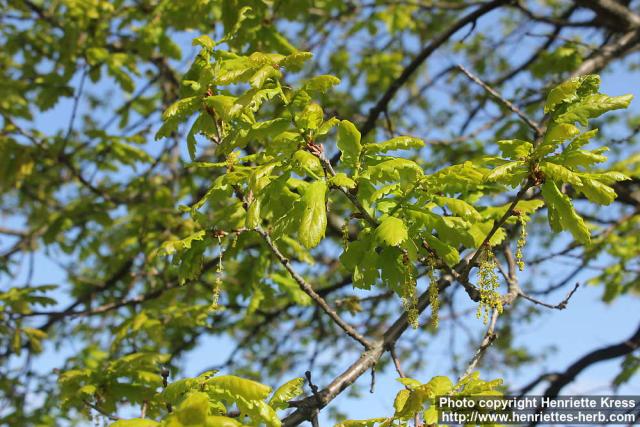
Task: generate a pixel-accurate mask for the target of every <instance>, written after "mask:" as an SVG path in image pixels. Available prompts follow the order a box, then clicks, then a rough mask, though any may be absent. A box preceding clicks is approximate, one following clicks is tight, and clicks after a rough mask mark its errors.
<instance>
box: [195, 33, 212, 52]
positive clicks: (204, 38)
mask: <svg viewBox="0 0 640 427" xmlns="http://www.w3.org/2000/svg"><path fill="white" fill-rule="evenodd" d="M191 45H192V46H198V45H199V46H202V47H204V48H207V49H209V50H213V48H214V47H216V42H215V41H213V40H211V37H209V36H208V35H206V34H203V35H201V36H199V37H196V38H194V39H193V40H192V41H191Z"/></svg>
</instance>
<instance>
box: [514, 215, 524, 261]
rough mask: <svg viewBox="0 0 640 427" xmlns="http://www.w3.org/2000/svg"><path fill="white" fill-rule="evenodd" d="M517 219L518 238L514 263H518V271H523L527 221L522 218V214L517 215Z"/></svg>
mask: <svg viewBox="0 0 640 427" xmlns="http://www.w3.org/2000/svg"><path fill="white" fill-rule="evenodd" d="M519 221H520V238H519V239H518V243H517V244H516V264H517V265H518V269H519V270H520V271H524V254H523V249H524V245H526V244H527V222H526V221H525V220H524V217H523V216H522V215H521V216H520V217H519Z"/></svg>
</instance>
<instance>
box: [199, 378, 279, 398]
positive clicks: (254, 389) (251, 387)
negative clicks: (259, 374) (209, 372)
mask: <svg viewBox="0 0 640 427" xmlns="http://www.w3.org/2000/svg"><path fill="white" fill-rule="evenodd" d="M207 385H209V386H212V387H214V388H217V389H221V390H224V391H226V392H228V393H229V394H231V395H232V396H239V397H241V398H243V399H246V400H264V399H266V398H267V396H269V394H270V393H271V387H269V386H266V385H264V384H260V383H259V382H256V381H251V380H248V379H245V378H240V377H236V376H234V375H222V376H219V377H213V378H210V379H208V380H207Z"/></svg>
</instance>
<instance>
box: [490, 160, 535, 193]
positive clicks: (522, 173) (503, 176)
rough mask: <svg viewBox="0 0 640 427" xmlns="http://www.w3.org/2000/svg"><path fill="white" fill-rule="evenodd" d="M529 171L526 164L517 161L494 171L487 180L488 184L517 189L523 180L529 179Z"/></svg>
mask: <svg viewBox="0 0 640 427" xmlns="http://www.w3.org/2000/svg"><path fill="white" fill-rule="evenodd" d="M528 173H529V169H528V168H527V165H526V163H524V162H522V161H515V162H509V163H505V164H503V165H500V166H498V167H497V168H495V169H493V170H492V171H491V173H489V175H487V177H486V178H485V179H486V181H488V182H498V183H501V184H508V185H510V186H511V187H517V186H518V185H520V183H521V182H522V180H523V179H524V178H526V177H527V175H528Z"/></svg>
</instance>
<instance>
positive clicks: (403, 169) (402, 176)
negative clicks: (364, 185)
mask: <svg viewBox="0 0 640 427" xmlns="http://www.w3.org/2000/svg"><path fill="white" fill-rule="evenodd" d="M367 172H368V173H369V175H370V176H371V180H372V181H373V182H397V181H401V183H407V182H411V183H413V182H415V181H417V180H418V178H419V177H421V176H423V174H424V173H423V171H422V168H421V167H420V166H418V164H417V163H416V162H414V161H411V160H408V159H401V158H392V159H391V160H385V161H383V162H380V163H378V164H376V165H373V166H369V167H368V168H367Z"/></svg>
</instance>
